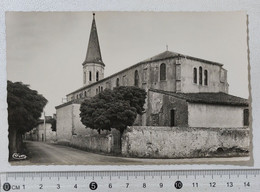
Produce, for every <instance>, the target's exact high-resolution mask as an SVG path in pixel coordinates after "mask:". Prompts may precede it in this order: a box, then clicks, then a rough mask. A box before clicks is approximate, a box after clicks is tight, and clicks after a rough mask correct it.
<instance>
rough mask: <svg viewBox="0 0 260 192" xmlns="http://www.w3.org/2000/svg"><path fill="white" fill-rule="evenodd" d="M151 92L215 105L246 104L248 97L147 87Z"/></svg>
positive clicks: (191, 101)
mask: <svg viewBox="0 0 260 192" xmlns="http://www.w3.org/2000/svg"><path fill="white" fill-rule="evenodd" d="M149 90H150V91H153V92H158V93H162V94H166V95H171V96H174V97H176V98H179V99H184V100H186V101H187V102H190V103H204V104H215V105H231V106H248V105H249V102H248V99H244V98H241V97H237V96H233V95H229V94H227V93H223V92H218V93H212V92H209V93H208V92H203V93H175V92H171V91H162V90H158V89H149Z"/></svg>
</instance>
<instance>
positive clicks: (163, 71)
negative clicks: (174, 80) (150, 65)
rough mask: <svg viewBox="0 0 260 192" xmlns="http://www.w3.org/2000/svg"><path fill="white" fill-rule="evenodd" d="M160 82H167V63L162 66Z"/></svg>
mask: <svg viewBox="0 0 260 192" xmlns="http://www.w3.org/2000/svg"><path fill="white" fill-rule="evenodd" d="M160 80H161V81H163V80H166V65H165V63H162V64H161V65H160Z"/></svg>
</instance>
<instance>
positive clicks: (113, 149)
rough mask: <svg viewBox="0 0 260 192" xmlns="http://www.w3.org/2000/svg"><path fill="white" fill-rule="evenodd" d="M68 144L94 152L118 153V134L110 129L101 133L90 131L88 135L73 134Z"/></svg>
mask: <svg viewBox="0 0 260 192" xmlns="http://www.w3.org/2000/svg"><path fill="white" fill-rule="evenodd" d="M70 146H73V147H76V148H80V149H83V150H87V151H94V152H104V153H120V134H119V132H118V131H116V130H114V129H112V131H111V132H106V131H104V132H103V133H101V134H98V133H97V132H92V133H91V134H88V135H73V136H72V138H71V142H70Z"/></svg>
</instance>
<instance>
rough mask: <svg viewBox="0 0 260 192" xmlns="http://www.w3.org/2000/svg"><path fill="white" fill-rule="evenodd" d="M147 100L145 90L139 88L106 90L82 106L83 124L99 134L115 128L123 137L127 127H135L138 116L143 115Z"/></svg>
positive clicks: (87, 100) (126, 87)
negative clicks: (101, 131)
mask: <svg viewBox="0 0 260 192" xmlns="http://www.w3.org/2000/svg"><path fill="white" fill-rule="evenodd" d="M145 98H146V92H145V90H144V89H141V88H138V87H132V86H121V87H116V88H114V89H113V90H109V89H105V90H104V91H103V92H101V93H99V94H97V95H96V96H95V97H92V98H91V99H86V100H85V101H84V102H83V103H82V104H81V107H80V111H81V113H80V117H81V122H82V123H83V124H84V125H85V126H86V127H89V128H92V129H96V130H97V131H99V132H100V130H111V128H115V129H117V130H119V131H120V134H121V135H122V134H123V132H124V130H125V129H126V127H127V126H131V125H133V123H134V121H135V119H136V116H137V114H140V115H141V114H142V112H143V110H144V108H143V106H144V103H145Z"/></svg>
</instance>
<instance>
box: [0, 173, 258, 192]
mask: <svg viewBox="0 0 260 192" xmlns="http://www.w3.org/2000/svg"><path fill="white" fill-rule="evenodd" d="M0 175H1V177H0V185H1V188H0V191H1V192H2V191H24V192H27V191H42V192H43V191H48V192H51V191H75V192H76V191H93V190H95V191H111V192H116V191H135V192H138V191H174V190H181V191H200V192H203V191H236V192H238V191H243V192H244V191H250V192H251V191H253V192H254V191H258V192H259V191H260V169H234V170H165V171H163V170H159V171H155V170H153V171H138V170H136V171H134V170H133V171H57V172H6V173H0Z"/></svg>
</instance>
